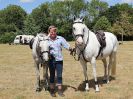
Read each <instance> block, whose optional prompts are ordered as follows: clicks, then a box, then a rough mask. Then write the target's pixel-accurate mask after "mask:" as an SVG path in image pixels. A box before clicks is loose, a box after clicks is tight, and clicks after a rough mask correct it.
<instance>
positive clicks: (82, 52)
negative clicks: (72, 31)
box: [72, 30, 89, 62]
mask: <svg viewBox="0 0 133 99" xmlns="http://www.w3.org/2000/svg"><path fill="white" fill-rule="evenodd" d="M88 42H89V30H88V38H87V41H86V44H85V46H84V49H83V50H80V48H79V47H78V46H76V43H75V48H74V49H73V51H72V53H73V52H74V53H73V54H72V56H74V59H75V60H76V61H79V59H80V56H81V54H82V56H83V59H84V60H85V61H86V62H88V60H86V59H85V57H84V50H85V49H86V46H87V44H88ZM77 48H79V50H80V53H79V55H78V59H76V54H77V53H76V49H77Z"/></svg>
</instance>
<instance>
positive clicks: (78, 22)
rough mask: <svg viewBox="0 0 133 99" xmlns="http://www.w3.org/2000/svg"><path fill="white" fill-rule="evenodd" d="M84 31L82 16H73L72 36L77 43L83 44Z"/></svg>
mask: <svg viewBox="0 0 133 99" xmlns="http://www.w3.org/2000/svg"><path fill="white" fill-rule="evenodd" d="M85 32H86V25H85V24H83V18H74V23H73V36H74V38H75V42H76V44H77V45H84V39H83V38H84V33H85Z"/></svg>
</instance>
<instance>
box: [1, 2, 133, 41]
mask: <svg viewBox="0 0 133 99" xmlns="http://www.w3.org/2000/svg"><path fill="white" fill-rule="evenodd" d="M73 16H77V17H79V16H82V17H84V20H85V24H86V25H87V26H88V28H89V29H90V30H92V31H94V32H95V31H97V30H104V31H109V32H112V33H114V34H115V35H116V36H117V37H118V39H121V35H122V36H123V37H124V39H125V40H132V39H133V6H132V5H129V4H127V3H123V4H116V5H114V6H109V5H108V3H107V2H103V1H100V0H91V1H90V2H86V1H85V0H66V1H58V0H54V1H53V2H45V3H43V4H41V5H39V6H38V7H37V8H35V9H33V10H32V12H31V13H30V14H28V13H27V12H26V11H25V10H24V9H23V8H22V7H20V6H18V5H8V6H7V7H6V8H4V9H2V10H0V43H8V42H12V41H13V39H14V37H15V36H16V35H20V34H28V35H36V34H37V33H39V32H46V33H47V29H48V27H49V26H50V25H55V26H56V27H58V34H59V35H62V36H64V37H65V38H66V39H67V40H73V37H72V24H73Z"/></svg>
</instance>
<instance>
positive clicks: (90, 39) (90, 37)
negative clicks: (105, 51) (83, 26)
mask: <svg viewBox="0 0 133 99" xmlns="http://www.w3.org/2000/svg"><path fill="white" fill-rule="evenodd" d="M87 29H88V28H87ZM84 42H85V44H86V47H88V48H86V49H85V50H94V49H95V50H96V49H98V48H99V46H100V45H99V42H98V40H97V37H96V35H95V34H94V33H93V32H92V31H90V30H89V29H88V30H87V32H86V33H85V35H84Z"/></svg>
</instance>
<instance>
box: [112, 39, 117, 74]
mask: <svg viewBox="0 0 133 99" xmlns="http://www.w3.org/2000/svg"><path fill="white" fill-rule="evenodd" d="M117 47H118V40H117V38H116V42H115V46H114V49H113V52H112V68H111V75H112V76H115V75H116V63H117V62H116V53H117Z"/></svg>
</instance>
